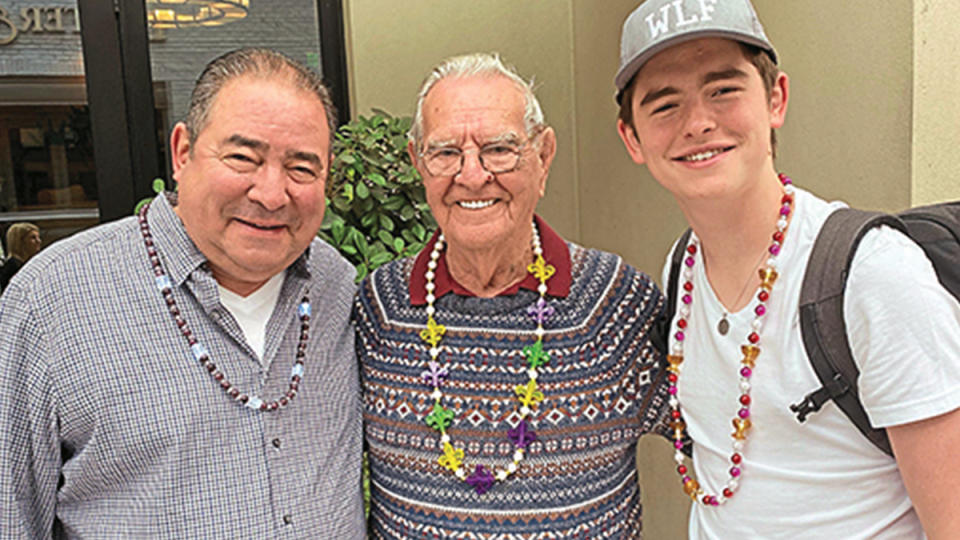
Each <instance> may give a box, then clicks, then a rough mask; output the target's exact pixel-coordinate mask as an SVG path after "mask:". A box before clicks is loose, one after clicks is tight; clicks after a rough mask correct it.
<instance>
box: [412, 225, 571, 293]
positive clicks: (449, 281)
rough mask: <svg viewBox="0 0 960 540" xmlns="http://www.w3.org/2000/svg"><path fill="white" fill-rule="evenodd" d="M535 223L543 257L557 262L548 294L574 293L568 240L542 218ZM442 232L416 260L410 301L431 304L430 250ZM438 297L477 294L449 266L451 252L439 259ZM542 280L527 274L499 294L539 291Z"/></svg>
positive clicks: (435, 275)
mask: <svg viewBox="0 0 960 540" xmlns="http://www.w3.org/2000/svg"><path fill="white" fill-rule="evenodd" d="M533 219H534V223H536V224H537V230H538V231H540V242H541V245H542V246H543V258H544V260H546V261H547V264H551V265H553V267H554V268H555V269H556V270H557V271H556V273H555V274H554V275H553V277H551V278H550V279H548V280H547V294H548V295H550V296H556V297H565V296H567V295H568V294H570V283H571V281H572V277H571V275H570V250H569V248H567V243H566V242H565V241H564V240H563V238H561V237H560V235H558V234H557V233H556V232H555V231H554V230H553V229H551V228H550V226H549V225H547V223H546V222H545V221H544V220H543V219H542V218H541V217H540V216H534V218H533ZM439 235H440V231H439V230H437V231H436V232H434V233H433V236H432V237H431V238H430V240H429V241H428V242H427V245H426V246H424V248H423V249H422V250H421V251H420V253H419V254H418V255H417V258H416V260H414V262H413V270H412V272H411V273H410V303H411V304H413V305H415V306H418V305H423V304H426V303H427V278H426V275H425V274H426V272H427V263H428V262H429V261H430V252H431V251H432V250H433V245H434V243H436V241H437V236H439ZM433 283H434V286H435V287H436V288H435V289H434V291H433V294H434V296H436V297H437V298H440V297H441V296H443V295H445V294H447V293H450V292H452V293H454V294H457V295H459V296H476V295H474V294H473V293H472V292H470V291H468V290H467V289H466V288H465V287H463V286H462V285H460V284H459V283H457V281H456V280H455V279H453V276H451V275H450V271H449V269H448V268H447V252H446V250H444V251H443V252H442V253H441V254H440V259H439V260H438V261H437V269H436V270H435V271H434V278H433ZM539 285H540V281H539V280H538V279H537V278H535V277H533V275H531V274H527V275H526V277H524V278H523V280H521V281H519V282H518V283H516V284H514V285H512V286H510V288H508V289H507V290H505V291H503V292H501V293H500V294H499V295H498V296H505V295H510V294H516V293H517V291H519V290H520V289H527V290H531V291H536V290H537V287H538V286H539Z"/></svg>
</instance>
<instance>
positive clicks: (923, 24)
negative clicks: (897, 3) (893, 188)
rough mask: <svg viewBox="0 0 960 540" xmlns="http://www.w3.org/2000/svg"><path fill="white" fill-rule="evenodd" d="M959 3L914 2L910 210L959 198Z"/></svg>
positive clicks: (941, 1) (942, 0) (932, 0)
mask: <svg viewBox="0 0 960 540" xmlns="http://www.w3.org/2000/svg"><path fill="white" fill-rule="evenodd" d="M958 27H960V2H957V1H955V0H917V1H916V2H914V18H913V29H914V43H915V44H916V46H915V47H914V49H913V66H914V79H913V95H914V100H913V126H914V129H913V181H912V188H913V192H912V196H911V201H910V202H911V204H912V205H920V204H929V203H934V202H940V201H946V200H953V199H958V198H960V174H958V173H957V166H956V158H957V156H958V155H960V151H958V150H957V149H958V148H960V99H957V88H960V60H957V58H956V54H957V51H960V32H958V31H957V28H958Z"/></svg>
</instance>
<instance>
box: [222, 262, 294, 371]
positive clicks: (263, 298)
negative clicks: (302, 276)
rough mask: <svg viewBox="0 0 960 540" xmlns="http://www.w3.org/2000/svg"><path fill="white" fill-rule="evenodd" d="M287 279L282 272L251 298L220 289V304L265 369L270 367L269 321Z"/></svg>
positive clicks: (252, 294)
mask: <svg viewBox="0 0 960 540" xmlns="http://www.w3.org/2000/svg"><path fill="white" fill-rule="evenodd" d="M284 275H285V272H280V273H279V274H277V275H275V276H273V277H272V278H270V279H269V280H268V281H267V282H266V283H264V284H263V285H262V286H261V287H260V288H259V289H257V290H255V291H253V292H252V293H250V294H249V295H247V296H240V295H239V294H236V293H234V292H232V291H229V290H227V289H225V288H223V287H220V286H219V285H218V286H217V288H218V289H220V303H221V304H223V307H225V308H227V311H229V312H230V314H231V315H233V318H234V319H236V321H237V324H238V325H240V330H242V331H243V336H244V337H245V338H247V343H248V344H249V345H250V348H251V349H253V351H254V352H255V353H257V358H259V359H260V363H261V364H263V367H264V368H269V367H270V366H268V365H266V360H264V358H265V355H264V352H265V351H264V348H265V347H266V333H267V321H269V320H270V315H272V314H273V309H274V308H275V307H276V306H277V300H278V299H279V298H280V289H281V288H282V287H283V277H284Z"/></svg>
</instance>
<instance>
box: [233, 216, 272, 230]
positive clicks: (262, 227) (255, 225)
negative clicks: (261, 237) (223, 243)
mask: <svg viewBox="0 0 960 540" xmlns="http://www.w3.org/2000/svg"><path fill="white" fill-rule="evenodd" d="M234 219H236V220H237V221H239V222H240V223H243V224H244V225H247V226H249V227H253V228H254V229H259V230H261V231H277V230H280V229H282V228H284V227H285V225H263V224H260V223H254V222H252V221H246V220H243V219H240V218H234Z"/></svg>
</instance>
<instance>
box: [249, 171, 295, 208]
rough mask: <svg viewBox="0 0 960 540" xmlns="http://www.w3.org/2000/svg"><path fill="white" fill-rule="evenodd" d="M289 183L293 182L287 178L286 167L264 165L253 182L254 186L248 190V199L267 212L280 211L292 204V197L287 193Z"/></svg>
mask: <svg viewBox="0 0 960 540" xmlns="http://www.w3.org/2000/svg"><path fill="white" fill-rule="evenodd" d="M289 182H291V180H290V179H289V178H287V171H286V169H284V167H282V166H280V165H264V167H263V169H262V170H261V171H260V174H258V175H257V176H256V178H255V179H254V180H253V185H252V186H251V187H250V189H249V190H247V198H249V199H250V200H251V201H254V202H256V203H259V204H260V206H262V207H264V208H265V209H266V210H269V211H274V210H279V209H281V208H283V207H284V206H285V205H286V204H287V203H288V202H290V195H289V193H287V186H288V185H289Z"/></svg>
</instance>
